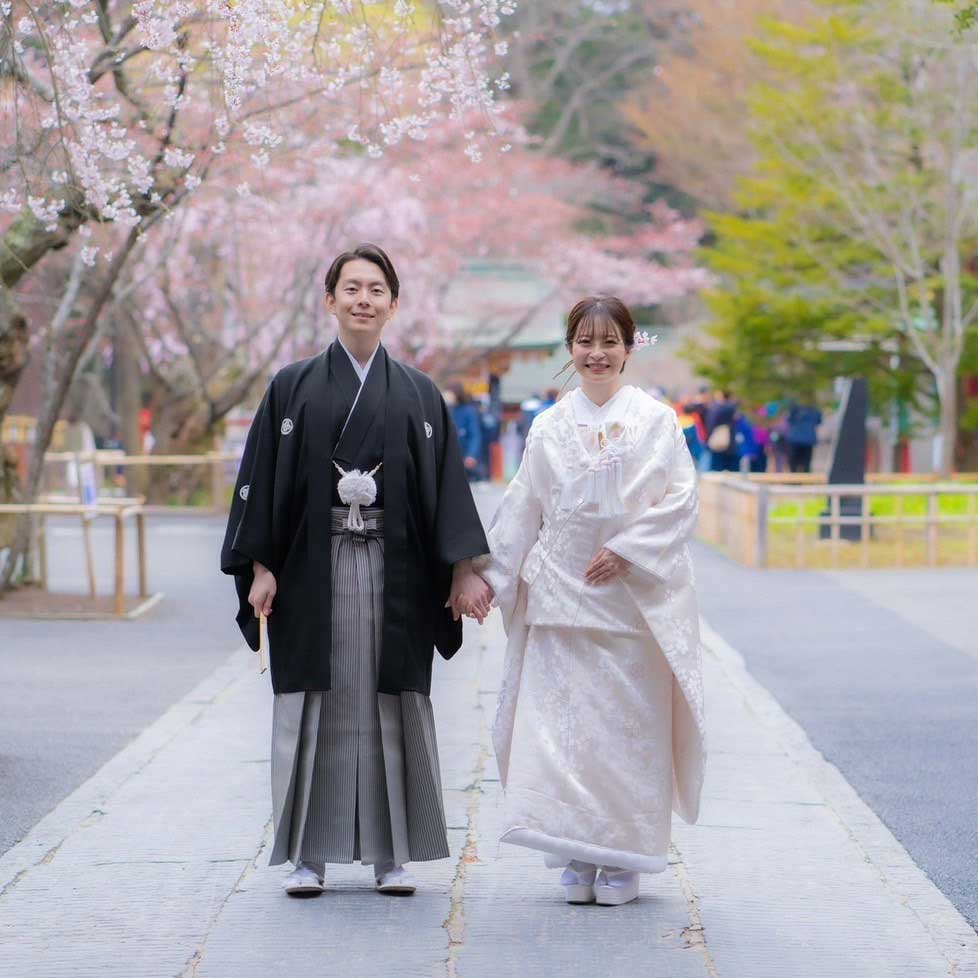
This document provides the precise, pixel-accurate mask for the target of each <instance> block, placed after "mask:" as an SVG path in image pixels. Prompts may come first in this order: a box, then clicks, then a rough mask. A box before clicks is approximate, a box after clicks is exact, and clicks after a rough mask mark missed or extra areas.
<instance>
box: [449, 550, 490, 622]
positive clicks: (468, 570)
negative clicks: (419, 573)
mask: <svg viewBox="0 0 978 978" xmlns="http://www.w3.org/2000/svg"><path fill="white" fill-rule="evenodd" d="M493 597H494V594H493V591H492V588H491V587H490V586H489V585H488V584H487V583H486V582H485V581H484V580H483V579H482V578H481V577H480V576H479V575H478V574H477V573H476V572H475V571H474V570H473V569H472V562H471V561H470V560H462V561H459V563H457V564H456V565H455V568H454V570H453V572H452V591H451V594H450V595H449V597H448V601H446V602H445V607H446V608H451V609H452V618H453V619H454V620H455V621H458V620H459V618H460V617H461V616H462V615H468V617H469V618H475V620H476V621H478V623H479V624H480V625H481V624H482V623H483V622H484V621H485V619H486V617H487V616H488V614H489V611H490V609H491V608H492V599H493Z"/></svg>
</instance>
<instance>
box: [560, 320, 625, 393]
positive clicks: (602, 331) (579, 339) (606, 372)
mask: <svg viewBox="0 0 978 978" xmlns="http://www.w3.org/2000/svg"><path fill="white" fill-rule="evenodd" d="M570 352H571V357H572V358H573V360H574V369H575V370H576V371H577V372H578V373H579V374H580V375H581V378H582V379H583V380H586V381H587V382H588V383H589V384H615V383H617V382H618V380H619V378H620V376H621V371H622V367H623V366H624V363H625V361H626V360H627V359H628V355H629V354H628V350H627V349H625V344H624V342H623V341H622V338H621V333H619V332H618V327H617V326H615V325H614V324H613V323H605V324H603V325H602V324H598V325H597V326H595V327H594V329H586V328H584V327H583V326H581V327H579V328H578V330H577V332H576V333H575V334H574V342H573V343H572V344H571V351H570Z"/></svg>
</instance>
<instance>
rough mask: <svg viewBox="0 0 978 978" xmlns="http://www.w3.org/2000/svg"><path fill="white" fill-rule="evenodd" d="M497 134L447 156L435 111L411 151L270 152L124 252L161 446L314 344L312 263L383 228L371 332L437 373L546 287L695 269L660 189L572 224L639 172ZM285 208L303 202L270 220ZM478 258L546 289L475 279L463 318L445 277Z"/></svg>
mask: <svg viewBox="0 0 978 978" xmlns="http://www.w3.org/2000/svg"><path fill="white" fill-rule="evenodd" d="M509 135H510V136H511V137H512V140H513V142H512V143H510V144H509V146H510V148H509V150H508V151H507V152H506V153H502V154H500V155H499V156H498V157H497V158H495V159H494V160H493V161H492V165H491V166H486V165H483V164H475V163H472V162H468V161H465V160H464V159H462V160H461V161H460V154H459V151H458V149H459V146H458V144H459V140H462V139H464V133H460V132H459V131H458V130H457V127H454V126H443V127H440V128H437V129H435V130H433V131H432V132H431V133H430V135H429V138H428V140H427V141H426V144H425V146H424V151H423V152H417V151H414V150H412V149H411V148H410V147H401V148H398V149H396V150H392V151H391V152H390V153H388V154H387V155H386V156H385V158H384V159H383V160H382V161H375V160H372V159H369V158H363V157H360V158H334V159H327V160H319V161H316V162H315V163H311V162H304V163H301V164H299V165H296V166H293V165H291V164H288V165H287V164H282V165H279V164H276V165H273V166H271V167H269V168H268V170H267V171H266V174H265V186H264V192H263V195H262V196H260V197H259V196H257V195H252V194H238V193H236V192H234V191H233V190H231V189H227V188H225V189H223V190H221V189H219V188H218V187H217V186H211V187H210V188H208V189H207V190H206V191H205V192H202V193H201V194H200V195H199V196H198V199H197V201H196V202H195V203H194V205H193V207H188V208H185V209H184V210H183V212H182V214H181V216H180V217H179V219H176V220H174V221H172V222H170V223H169V224H168V226H166V227H165V228H163V229H162V230H161V233H160V234H158V235H156V236H155V238H154V243H153V245H152V246H151V247H149V248H147V249H146V250H145V251H144V252H143V253H142V254H141V255H140V257H139V259H138V260H137V261H134V262H133V263H131V267H130V272H129V276H128V278H127V280H126V282H125V284H124V286H123V292H124V293H125V295H126V298H125V300H124V301H122V302H120V303H119V305H120V307H121V309H122V312H123V314H124V316H125V317H126V319H127V321H128V324H129V327H130V328H131V329H133V331H134V333H135V334H136V335H138V336H139V345H140V348H141V353H142V356H141V359H142V362H143V363H144V367H145V370H146V371H147V376H148V378H149V381H150V382H151V383H150V386H151V387H152V389H153V390H154V416H155V418H156V427H155V428H154V435H155V441H156V445H157V447H159V448H160V450H163V451H178V452H182V451H187V450H193V449H195V448H197V447H199V446H200V443H201V441H200V440H201V439H202V438H206V437H207V436H208V435H209V434H210V433H211V432H212V430H213V427H214V425H215V424H216V423H217V422H219V421H220V420H221V419H222V418H223V417H225V416H226V415H227V413H228V412H229V411H230V410H231V409H232V408H233V407H235V406H236V405H237V404H239V403H240V402H241V401H242V400H244V398H245V397H246V396H247V394H248V393H249V391H250V390H251V389H252V388H254V387H255V386H256V383H259V382H263V381H264V379H265V378H266V377H267V375H268V373H269V372H270V371H271V369H272V368H273V367H275V366H277V365H279V364H280V363H281V362H283V361H288V360H292V359H296V358H297V357H301V356H305V355H311V354H313V353H315V352H318V351H319V350H321V349H322V348H323V347H324V346H325V344H326V342H328V339H329V338H330V337H331V336H332V334H333V331H334V325H333V323H332V322H331V321H330V320H329V319H328V317H327V316H326V313H325V307H324V303H323V290H322V274H323V272H324V270H325V267H326V265H327V264H328V262H329V261H330V259H331V258H332V257H333V256H334V255H335V254H337V253H338V252H340V251H342V250H344V249H346V248H348V247H350V245H351V244H352V243H355V242H357V241H362V240H375V241H378V242H379V243H382V244H383V246H384V247H385V248H386V249H387V250H388V251H389V252H390V253H391V255H392V257H393V259H394V261H395V264H396V266H397V267H398V269H399V274H400V277H401V280H402V294H401V303H400V308H399V310H398V314H397V318H396V320H395V322H394V324H393V325H392V326H391V328H390V329H389V330H388V333H387V334H386V335H385V343H386V344H387V345H388V347H389V348H390V349H391V350H392V352H393V353H394V354H395V355H397V356H399V357H403V358H404V359H407V360H409V361H410V362H413V363H416V364H418V365H419V366H421V367H422V368H424V369H426V370H429V371H430V372H432V373H433V374H434V375H435V376H436V378H438V377H447V376H449V375H450V374H451V373H452V371H457V370H459V369H463V370H464V369H465V368H466V367H471V366H474V365H475V364H476V363H478V362H479V360H481V359H485V358H487V357H488V356H490V355H491V353H492V351H493V349H494V348H498V347H499V346H505V345H507V344H508V343H509V342H510V341H512V340H513V339H515V338H516V336H517V335H518V333H519V331H520V329H521V328H522V327H523V326H525V325H526V323H527V322H529V321H530V320H531V319H532V317H533V315H534V314H535V312H536V311H537V310H538V308H539V307H540V305H541V304H543V303H545V302H547V301H550V300H552V299H553V298H554V297H555V296H557V295H560V296H562V297H563V296H564V295H565V294H566V295H567V296H568V297H569V295H570V294H572V293H579V292H582V291H614V292H617V293H619V294H621V295H622V296H623V297H624V298H626V300H628V301H634V302H637V303H642V304H650V303H661V302H667V301H669V300H671V299H674V298H678V297H681V296H683V295H686V294H688V293H689V292H691V291H694V290H696V289H698V288H699V287H700V286H701V285H702V284H703V272H702V271H701V270H699V269H698V268H696V267H695V266H694V264H693V263H692V261H691V259H690V255H691V252H692V250H693V248H694V247H695V246H696V244H697V241H698V239H699V237H700V234H701V230H702V229H701V228H700V227H699V226H698V225H697V224H696V223H694V222H689V221H685V220H682V219H681V218H680V217H679V216H678V215H677V214H675V213H673V212H671V211H669V210H668V209H667V208H664V207H662V206H661V205H660V206H658V207H655V208H649V209H648V211H647V220H646V222H645V223H639V224H638V230H637V231H634V230H632V229H631V228H630V229H629V233H627V234H626V233H622V234H621V235H618V236H614V237H605V238H594V237H590V236H588V235H585V234H583V233H582V232H581V231H580V230H578V226H579V224H580V223H581V221H582V219H583V218H584V217H585V216H586V210H585V207H584V204H583V202H585V201H587V200H590V199H593V198H594V196H595V195H596V194H599V193H600V194H603V195H604V196H606V197H607V196H617V197H622V198H626V199H627V200H630V201H631V202H632V203H633V205H634V206H635V207H640V206H641V205H640V204H639V203H638V193H639V191H638V190H637V188H634V187H631V186H630V185H628V184H626V183H623V182H622V181H615V180H612V179H611V178H609V177H607V176H606V175H603V174H602V173H601V172H600V171H599V170H597V169H595V168H592V167H581V166H576V165H572V164H569V163H566V162H562V161H560V160H555V159H553V158H550V157H546V156H543V155H541V154H538V153H535V152H533V151H532V150H531V148H530V147H529V146H527V145H526V142H525V139H524V137H522V135H521V134H520V132H519V130H518V129H516V128H515V127H513V128H511V129H510V131H509ZM304 159H305V158H304ZM287 209H291V211H292V212H294V213H295V214H297V215H300V216H299V217H297V218H296V219H295V220H294V221H290V222H288V223H283V222H282V221H281V220H280V219H279V215H281V214H282V213H283V212H284V211H285V210H287ZM485 259H492V260H495V261H506V262H516V263H520V264H523V265H526V266H530V267H532V268H533V269H534V270H535V271H536V272H537V275H538V277H539V278H540V280H541V281H543V282H545V283H547V286H548V289H547V290H546V291H545V292H544V294H543V295H542V296H540V297H538V298H536V299H532V300H519V299H517V300H515V301H514V299H513V297H511V296H505V295H493V294H487V295H484V296H480V303H479V308H478V309H470V310H468V315H467V317H466V322H465V325H464V326H463V328H461V329H459V328H458V326H457V324H456V323H455V322H454V321H453V322H451V323H450V319H451V320H454V319H457V317H451V316H450V315H449V310H448V308H447V302H448V300H449V296H450V292H451V287H452V284H453V282H454V281H455V280H456V278H457V276H458V275H459V272H460V271H461V270H462V269H463V267H464V266H465V265H466V263H468V262H470V261H472V260H485ZM490 324H491V325H492V327H493V345H492V346H487V344H486V343H485V342H484V334H485V332H486V329H487V328H488V326H489V325H490Z"/></svg>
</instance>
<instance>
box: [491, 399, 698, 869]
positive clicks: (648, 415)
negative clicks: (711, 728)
mask: <svg viewBox="0 0 978 978" xmlns="http://www.w3.org/2000/svg"><path fill="white" fill-rule="evenodd" d="M696 506H697V492H696V474H695V470H694V467H693V462H692V459H691V458H690V455H689V452H688V450H687V448H686V442H685V439H684V437H683V434H682V431H681V429H680V427H679V423H678V420H677V418H676V415H675V412H674V411H673V410H672V409H671V408H669V407H668V406H666V405H663V404H661V403H659V402H658V401H656V400H654V399H653V398H652V397H650V396H648V395H647V394H645V393H644V392H643V391H640V390H638V389H637V388H635V387H631V386H625V387H622V388H621V390H619V391H618V392H617V393H616V394H615V396H614V397H613V398H611V399H610V400H609V401H608V402H607V403H606V404H604V405H603V406H601V407H597V406H596V405H595V404H593V403H592V402H591V401H590V400H589V399H588V398H587V397H586V395H585V394H584V393H583V391H581V390H580V389H578V390H574V391H573V392H571V393H570V394H568V395H567V396H566V397H564V398H563V399H562V400H561V401H559V402H558V403H557V404H556V405H554V406H553V407H552V408H550V409H549V410H547V411H544V412H543V413H542V414H541V415H539V416H538V417H537V418H536V420H535V421H534V423H533V426H532V428H531V429H530V433H529V436H528V438H527V442H526V450H525V453H524V455H523V462H522V465H521V466H520V469H519V472H517V474H516V476H515V477H514V479H513V481H512V482H511V483H510V485H509V488H508V489H507V491H506V495H505V497H504V498H503V501H502V504H501V505H500V507H499V510H498V511H497V513H496V516H495V518H494V520H493V523H492V527H491V529H490V531H489V545H490V550H491V555H490V556H489V557H488V558H480V559H479V560H477V561H476V566H477V567H478V569H479V570H480V572H481V573H482V574H483V575H484V577H485V578H486V579H487V580H488V582H489V583H490V584H491V585H492V587H493V590H494V591H495V592H496V601H497V603H498V605H499V607H500V610H501V611H502V614H503V621H504V624H505V626H506V632H507V635H508V642H507V649H506V660H505V666H504V675H503V684H502V690H501V693H500V698H499V705H498V709H497V715H496V720H495V725H494V729H493V741H494V745H495V749H496V757H497V760H498V762H499V770H500V777H501V778H502V782H503V786H504V788H505V797H506V801H505V806H506V807H505V814H504V832H503V836H502V841H504V842H509V843H513V844H516V845H522V846H528V847H530V848H533V849H538V850H542V851H543V852H544V853H545V856H546V860H547V863H548V865H551V866H562V865H566V864H567V863H568V862H569V861H570V860H572V859H578V860H581V861H584V862H589V863H594V864H597V865H606V866H617V867H620V868H622V869H631V870H638V871H641V872H647V873H655V872H661V871H663V870H664V869H665V868H666V865H667V856H668V847H669V837H670V822H671V811H672V810H673V809H674V810H675V811H676V812H677V813H678V814H679V815H680V816H681V817H682V818H683V819H684V820H685V821H687V822H695V821H696V818H697V816H698V812H699V799H700V790H701V787H702V782H703V767H704V761H705V746H704V719H703V693H702V677H701V671H700V644H699V619H698V614H697V608H696V597H695V594H694V591H693V568H692V563H691V560H690V556H689V551H688V548H687V540H688V539H689V536H690V534H691V532H692V530H693V526H694V524H695V521H696ZM602 547H607V548H608V549H609V550H612V551H614V552H615V553H617V554H619V555H621V556H622V557H624V558H625V559H626V560H628V561H629V562H630V564H631V567H630V568H629V570H628V571H627V572H626V573H625V574H624V575H622V576H620V577H618V578H616V579H614V580H613V581H610V582H609V583H607V584H602V585H597V586H595V585H590V584H587V583H586V582H585V580H584V574H585V571H586V569H587V567H588V565H589V563H590V562H591V559H592V558H593V557H594V556H595V554H597V552H598V551H599V550H600V549H601V548H602Z"/></svg>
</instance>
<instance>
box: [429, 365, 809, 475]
mask: <svg viewBox="0 0 978 978" xmlns="http://www.w3.org/2000/svg"><path fill="white" fill-rule="evenodd" d="M656 393H658V392H656ZM557 399H558V391H556V390H548V391H547V392H546V393H545V394H544V395H542V396H541V395H539V394H534V395H533V396H531V397H529V398H527V399H526V400H524V401H522V402H521V403H520V406H519V413H518V415H517V416H516V417H515V419H511V420H509V421H508V422H505V423H504V422H503V421H502V419H501V417H500V412H499V411H498V410H496V411H493V410H492V408H491V406H490V404H489V403H488V398H486V399H484V400H480V399H479V398H477V397H474V396H472V395H471V394H470V393H468V392H467V391H466V390H465V388H464V387H463V386H462V385H461V384H456V385H455V386H454V387H452V388H451V389H450V390H448V391H446V392H445V400H446V403H448V405H449V407H450V409H451V412H452V419H453V420H454V422H455V427H456V429H457V430H458V436H459V441H460V442H461V447H462V457H463V459H464V460H465V469H466V472H467V474H468V476H469V481H472V482H475V481H478V480H483V479H489V478H491V477H492V473H491V464H490V452H491V449H490V446H491V445H492V444H493V443H494V442H496V441H498V440H499V439H500V437H502V438H503V440H504V442H505V443H506V444H507V447H508V448H509V449H510V454H512V455H513V456H514V464H518V462H519V459H520V458H521V457H522V454H523V446H524V445H525V442H526V436H527V433H528V432H529V430H530V425H531V424H532V423H533V419H534V418H535V417H537V415H539V414H540V413H541V412H543V411H545V410H546V409H547V408H549V407H552V406H553V405H554V404H555V403H556V402H557ZM659 399H660V400H666V398H665V397H664V396H662V395H661V394H660V395H659ZM673 408H674V409H675V411H676V414H677V415H678V416H679V421H680V424H681V426H682V429H683V433H684V435H685V437H686V445H687V447H688V448H689V451H690V454H691V455H692V456H693V460H694V461H695V462H696V466H697V468H698V469H699V470H700V471H701V472H741V471H744V472H791V473H807V472H811V470H812V453H813V451H814V448H815V445H816V443H817V441H818V427H819V425H820V424H821V423H822V413H821V411H819V409H818V408H817V407H813V406H811V405H807V404H802V403H798V402H795V401H772V402H769V403H767V404H762V405H759V406H757V407H755V408H751V409H745V408H743V407H741V405H740V404H739V403H738V402H737V401H736V400H735V399H734V398H733V397H732V396H731V394H730V392H729V391H725V390H711V389H710V388H708V387H703V388H701V389H700V390H699V391H698V392H697V393H696V394H695V395H693V396H690V397H685V398H680V399H679V400H677V401H675V402H673Z"/></svg>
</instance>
